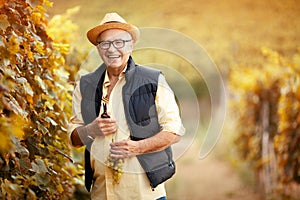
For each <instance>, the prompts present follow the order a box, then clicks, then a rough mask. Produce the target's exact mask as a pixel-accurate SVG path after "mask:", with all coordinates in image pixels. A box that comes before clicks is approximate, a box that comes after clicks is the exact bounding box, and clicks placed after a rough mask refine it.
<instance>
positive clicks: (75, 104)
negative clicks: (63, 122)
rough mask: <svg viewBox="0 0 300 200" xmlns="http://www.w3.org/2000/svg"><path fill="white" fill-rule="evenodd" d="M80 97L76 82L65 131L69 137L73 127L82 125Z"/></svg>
mask: <svg viewBox="0 0 300 200" xmlns="http://www.w3.org/2000/svg"><path fill="white" fill-rule="evenodd" d="M81 99H82V96H81V92H80V87H79V82H77V83H76V86H75V89H74V91H73V97H72V116H71V118H70V120H69V123H68V131H67V132H68V135H69V139H70V137H71V133H72V132H73V131H74V130H75V128H77V127H79V126H82V125H84V121H83V118H82V115H81Z"/></svg>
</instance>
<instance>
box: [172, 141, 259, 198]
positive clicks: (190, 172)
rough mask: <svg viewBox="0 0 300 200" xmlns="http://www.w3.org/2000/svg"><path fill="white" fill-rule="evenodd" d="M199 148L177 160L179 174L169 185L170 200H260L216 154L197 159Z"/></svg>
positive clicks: (189, 151)
mask: <svg viewBox="0 0 300 200" xmlns="http://www.w3.org/2000/svg"><path fill="white" fill-rule="evenodd" d="M198 153H199V147H197V146H196V145H192V146H191V147H190V148H189V149H188V151H187V152H185V153H184V155H183V156H182V157H180V158H179V159H178V160H177V173H176V175H175V176H174V178H173V179H171V180H170V181H168V182H167V192H168V199H169V200H185V199H186V200H202V199H203V200H241V199H242V200H260V199H261V197H260V196H259V194H257V193H256V192H255V191H254V189H253V188H251V187H250V186H247V185H245V183H243V181H242V180H241V178H240V177H239V175H238V173H237V172H236V171H234V168H233V167H232V166H231V165H230V164H229V163H227V162H226V161H224V160H220V159H218V158H217V156H215V155H214V153H212V154H210V155H209V156H208V157H206V158H205V159H203V160H200V159H198Z"/></svg>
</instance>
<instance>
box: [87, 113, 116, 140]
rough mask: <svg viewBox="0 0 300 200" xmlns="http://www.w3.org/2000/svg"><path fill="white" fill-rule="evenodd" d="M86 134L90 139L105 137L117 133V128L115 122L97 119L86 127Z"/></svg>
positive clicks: (107, 119) (108, 119) (109, 119)
mask: <svg viewBox="0 0 300 200" xmlns="http://www.w3.org/2000/svg"><path fill="white" fill-rule="evenodd" d="M86 128H87V134H88V135H89V136H91V137H92V138H95V137H97V136H106V135H110V134H113V133H115V132H116V131H117V129H118V126H117V123H116V121H115V120H113V119H111V118H101V117H97V118H96V119H95V120H94V121H93V122H92V123H90V124H88V125H86Z"/></svg>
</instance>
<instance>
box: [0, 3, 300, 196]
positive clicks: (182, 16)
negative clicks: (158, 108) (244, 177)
mask: <svg viewBox="0 0 300 200" xmlns="http://www.w3.org/2000/svg"><path fill="white" fill-rule="evenodd" d="M107 12H118V13H119V14H120V15H121V16H123V17H124V18H125V19H126V20H127V21H128V22H130V23H132V24H135V25H137V26H139V27H161V28H167V29H172V30H175V31H178V32H180V33H182V34H185V35H186V36H187V37H190V38H192V39H193V40H195V41H196V42H198V43H199V45H200V46H202V47H203V48H204V49H205V50H206V51H207V52H208V54H209V55H210V56H211V57H212V59H213V60H214V62H215V63H216V65H217V66H218V69H219V70H220V73H221V74H222V77H223V80H224V83H225V84H226V89H227V92H228V93H227V98H228V99H227V102H228V108H227V110H228V111H227V117H226V122H225V127H224V132H223V135H224V137H226V138H227V142H226V144H225V145H222V147H221V148H222V152H226V154H225V153H220V156H225V157H229V160H230V161H231V162H232V163H233V164H234V165H235V166H236V167H240V165H241V164H240V163H247V164H246V165H247V170H249V169H253V171H254V172H255V173H256V174H257V176H256V178H257V180H260V182H261V185H259V186H263V188H264V190H263V193H265V194H266V198H273V199H276V198H278V199H292V198H294V199H296V198H297V197H299V196H296V195H299V175H300V168H299V166H300V161H299V158H300V155H299V146H300V142H299V141H300V136H299V135H300V133H299V124H300V121H299V119H300V117H299V116H300V114H299V113H300V108H299V107H300V106H299V104H300V99H299V96H300V89H299V88H300V85H299V82H300V81H299V80H300V75H299V69H300V66H299V65H300V59H299V57H300V55H299V44H300V37H299V36H300V4H299V2H298V1H297V0H275V1H274V0H263V1H253V0H241V1H236V0H214V1H207V0H190V1H182V0H181V1H180V0H170V1H158V0H153V1H146V0H140V1H124V0H114V1H108V0H103V1H89V2H88V3H87V2H86V1H83V0H73V1H59V0H53V1H51V2H50V1H48V0H0V35H1V41H0V65H1V69H0V78H1V79H0V93H1V97H0V98H1V99H0V102H1V104H0V122H1V123H0V134H1V140H0V184H1V188H0V190H1V194H0V195H1V196H0V198H4V199H71V198H75V197H74V196H78V194H76V195H74V193H76V192H78V191H79V192H80V190H81V189H82V184H83V183H82V173H83V171H82V165H81V164H82V163H81V162H82V159H81V157H80V155H81V154H80V150H79V153H78V152H77V151H78V150H74V149H70V147H69V144H68V141H67V135H66V124H67V120H68V118H69V117H70V114H71V113H70V112H71V93H72V90H73V85H74V82H75V81H76V80H77V79H78V77H79V75H78V74H80V73H86V72H87V71H92V70H93V69H95V67H96V65H94V64H93V62H94V61H92V62H91V61H90V60H89V59H91V58H93V59H95V58H94V57H93V56H91V52H93V51H94V47H93V46H92V45H91V44H90V43H89V42H88V40H87V39H86V32H87V31H88V30H89V29H90V28H91V27H93V26H94V25H96V24H99V23H100V21H101V19H102V17H103V15H104V14H105V13H107ZM145 55H146V56H145ZM134 56H135V58H136V60H137V61H142V62H146V63H147V62H149V63H161V64H163V65H166V66H172V67H173V68H174V69H176V70H177V71H178V72H180V73H181V74H182V75H183V76H185V77H186V78H187V79H188V80H189V82H190V83H191V85H192V86H193V88H194V90H195V93H196V94H197V96H198V98H199V102H200V110H201V115H202V114H203V115H204V116H205V118H206V119H209V118H210V106H208V105H209V104H210V99H209V98H210V97H209V93H208V92H207V87H206V85H205V82H204V81H203V78H202V77H201V76H200V75H199V74H198V73H195V71H194V70H193V68H192V67H191V66H190V64H189V63H187V62H186V61H185V60H184V59H182V58H180V57H179V56H174V55H170V54H168V53H167V52H161V51H159V52H158V51H154V50H153V51H151V50H149V52H145V51H143V52H135V53H134ZM97 62H99V61H97ZM78 71H79V73H78ZM233 151H234V156H232V157H231V155H228V154H230V153H231V152H233ZM241 161H242V162H241ZM245 161H246V162H245ZM247 170H246V171H247ZM247 173H249V171H247ZM295 188H296V189H295ZM170 195H171V197H172V194H170ZM77 198H80V197H77Z"/></svg>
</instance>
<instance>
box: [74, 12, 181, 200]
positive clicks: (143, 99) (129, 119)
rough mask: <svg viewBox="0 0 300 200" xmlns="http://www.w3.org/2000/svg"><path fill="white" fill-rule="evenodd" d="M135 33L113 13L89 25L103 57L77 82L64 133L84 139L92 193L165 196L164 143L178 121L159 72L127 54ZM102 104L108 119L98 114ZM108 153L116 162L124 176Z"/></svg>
mask: <svg viewBox="0 0 300 200" xmlns="http://www.w3.org/2000/svg"><path fill="white" fill-rule="evenodd" d="M139 33H140V32H139V29H138V28H137V27H135V26H134V25H131V24H128V23H127V22H126V21H125V20H124V19H123V18H122V17H121V16H119V15H118V14H117V13H108V14H106V15H105V17H104V18H103V20H102V22H101V23H100V25H98V26H96V27H94V28H92V29H91V30H89V31H88V32H87V37H88V39H89V41H90V42H91V43H92V44H93V45H95V46H96V47H97V49H98V52H99V55H100V57H101V59H102V60H103V62H104V63H103V64H102V65H101V66H100V67H99V68H98V69H97V70H96V71H94V72H92V73H90V74H87V75H85V76H82V77H81V79H80V82H79V83H78V84H77V85H76V87H75V90H74V93H73V102H72V103H73V115H72V117H71V119H70V123H69V128H68V132H69V136H70V137H69V138H70V141H71V143H72V145H73V146H75V147H80V146H83V145H86V152H85V159H86V160H85V165H86V166H85V167H86V169H85V170H86V172H85V173H86V177H85V182H86V187H87V189H88V190H90V189H91V198H92V199H138V200H141V199H145V200H147V199H149V200H150V199H151V200H153V199H166V191H165V187H164V181H165V180H167V179H169V178H170V177H171V176H172V175H173V174H174V173H175V165H174V162H173V160H172V151H171V148H170V145H172V144H174V143H176V142H178V141H179V139H180V137H181V136H182V135H183V134H184V128H183V126H182V122H181V119H180V116H179V111H178V107H177V104H176V102H175V99H174V94H173V92H172V91H171V89H170V87H169V86H168V84H167V82H166V80H165V79H164V76H163V75H162V74H161V73H160V72H159V71H158V70H155V69H151V68H148V67H143V66H139V65H137V64H135V63H134V61H133V59H132V57H131V53H132V50H133V45H134V43H135V42H136V41H137V40H138V37H139ZM106 109H107V112H108V115H109V117H110V118H102V117H101V114H102V113H103V112H104V111H106ZM108 158H110V159H112V160H115V163H116V161H121V165H123V166H121V167H122V172H123V174H122V176H120V174H117V175H116V174H112V169H111V168H110V166H107V165H106V163H107V159H108ZM119 172H120V171H119ZM116 176H118V177H117V178H118V179H119V180H118V182H117V183H115V182H114V178H116ZM91 185H92V186H91Z"/></svg>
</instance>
